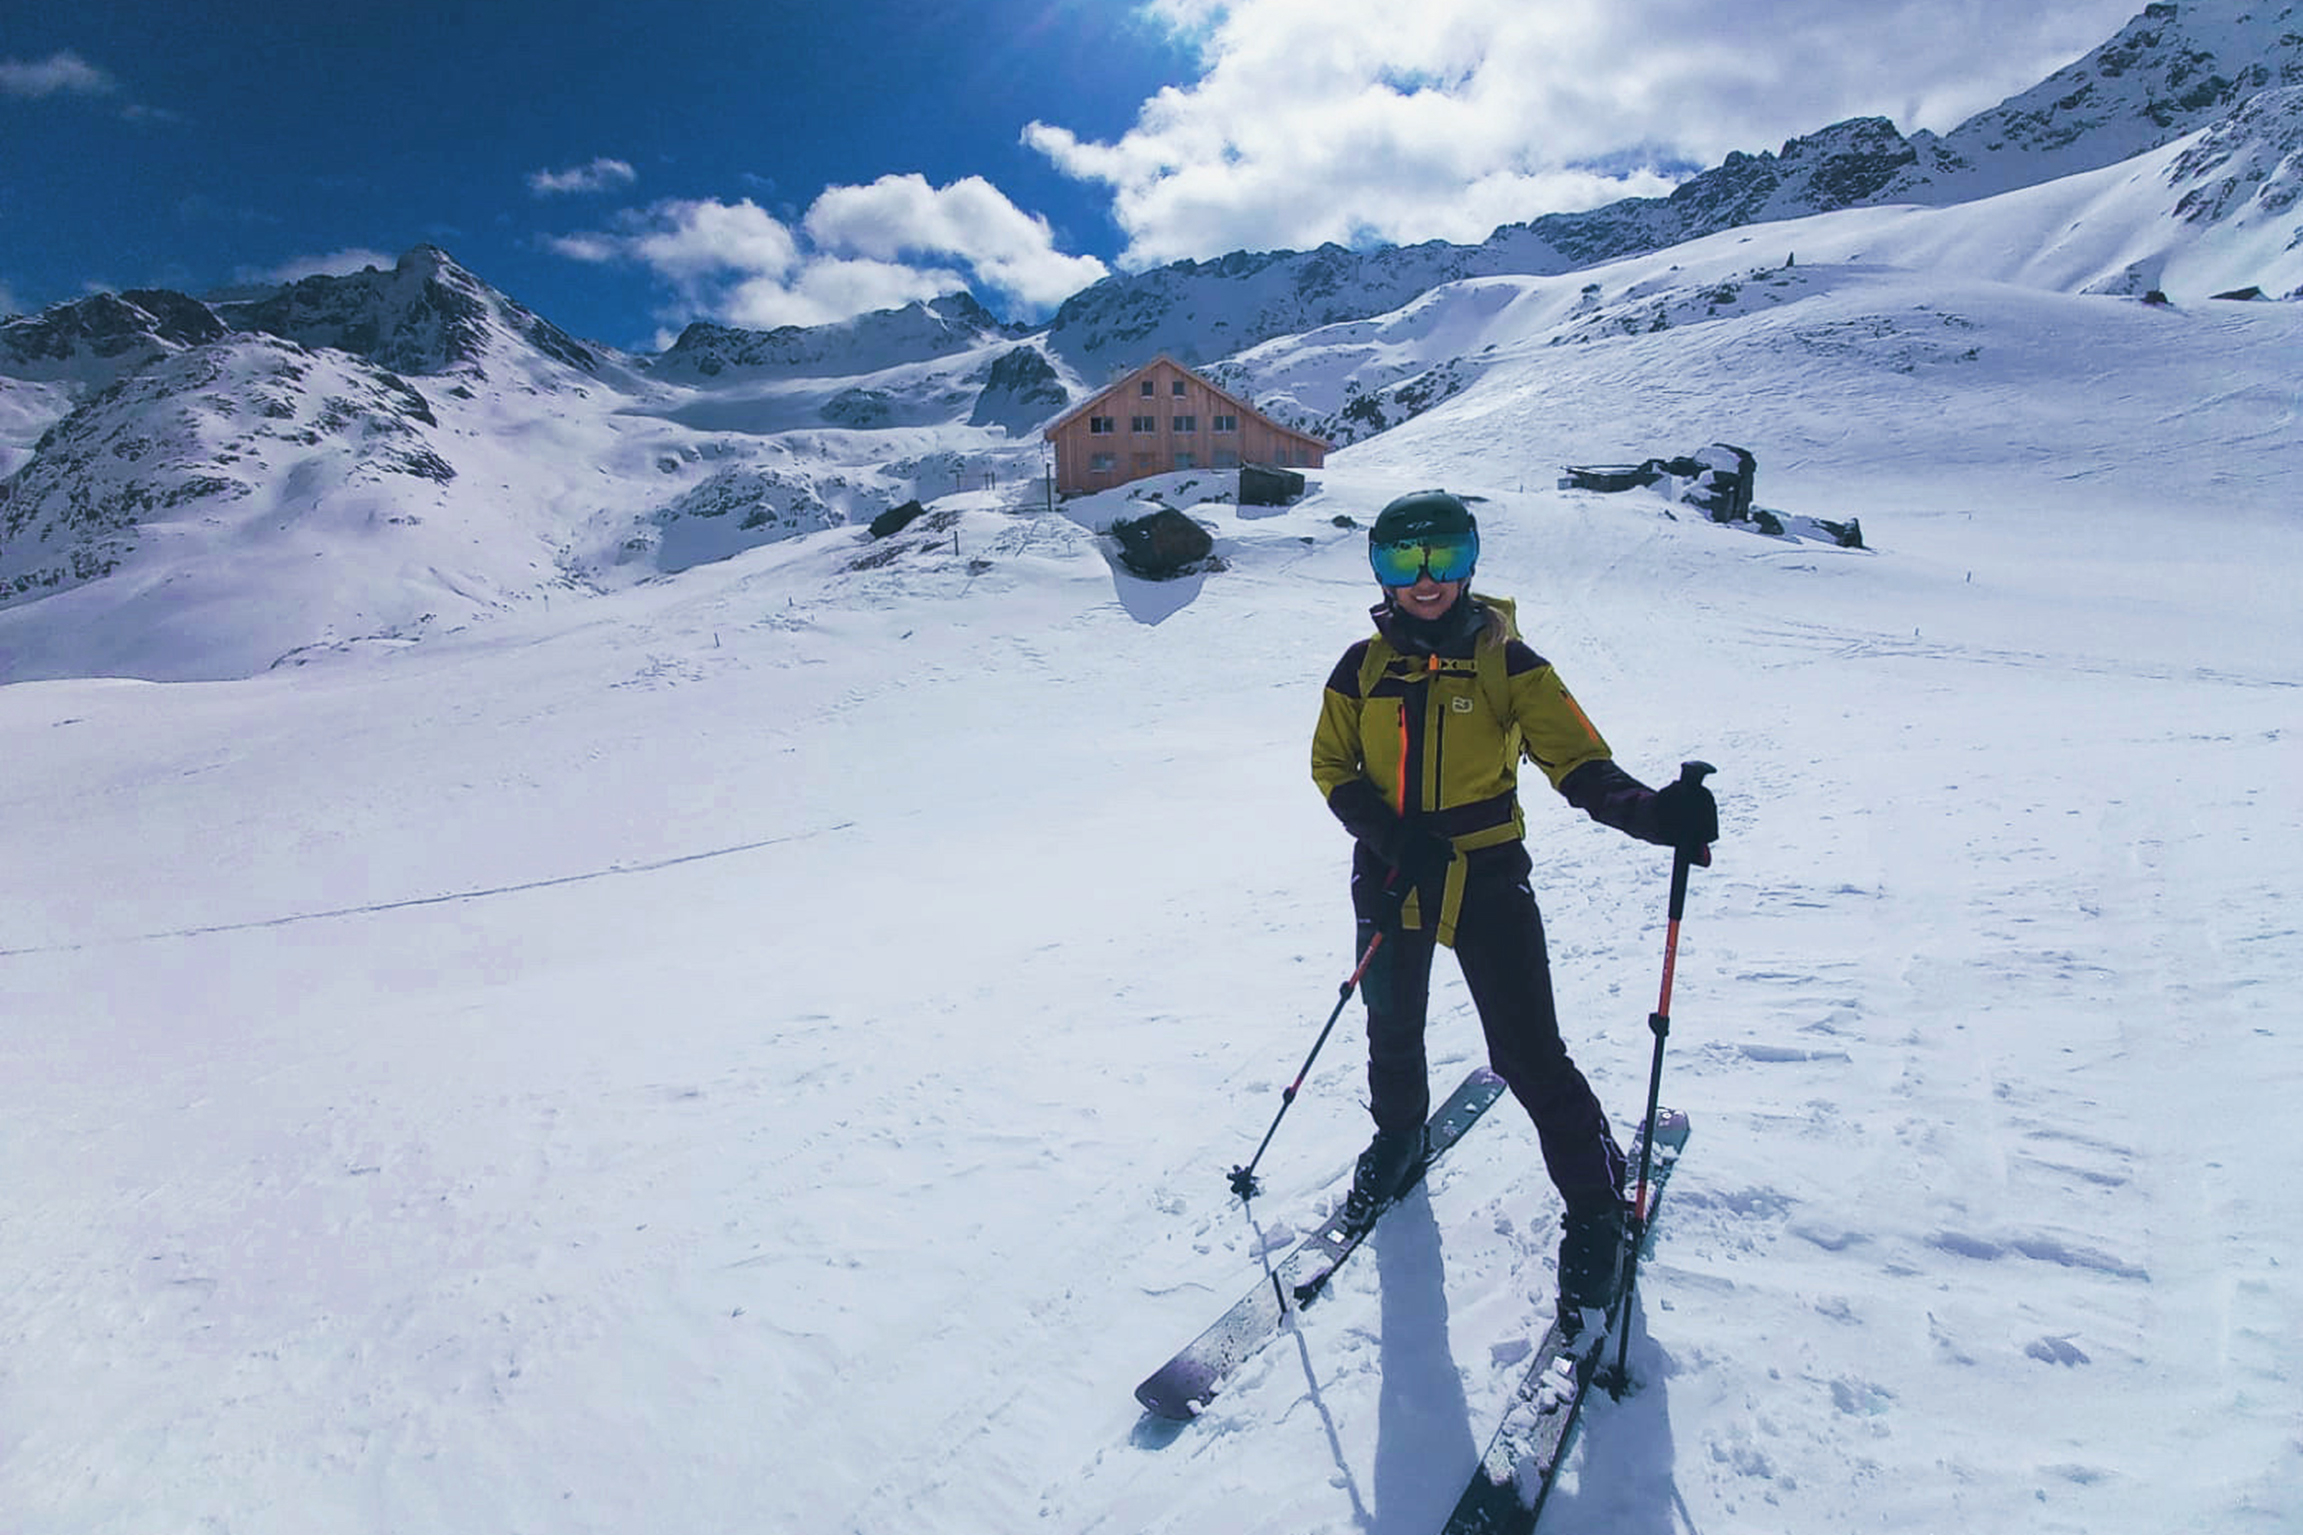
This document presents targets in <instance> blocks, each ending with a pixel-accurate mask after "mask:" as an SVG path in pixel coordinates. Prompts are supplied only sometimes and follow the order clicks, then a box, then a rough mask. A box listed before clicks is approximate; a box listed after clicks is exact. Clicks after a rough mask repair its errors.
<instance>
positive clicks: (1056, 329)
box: [1049, 0, 2303, 376]
mask: <svg viewBox="0 0 2303 1535" xmlns="http://www.w3.org/2000/svg"><path fill="white" fill-rule="evenodd" d="M2297 84H2303V7H2299V6H2297V5H2296V4H2295V3H2293V0H2154V3H2152V4H2150V5H2147V6H2146V7H2145V8H2144V10H2143V12H2142V13H2141V14H2139V15H2137V16H2136V17H2135V18H2134V19H2133V20H2131V21H2129V22H2128V23H2127V25H2126V26H2124V27H2122V28H2121V29H2120V31H2119V32H2118V34H2117V35H2115V36H2114V37H2113V38H2111V39H2110V40H2109V41H2107V42H2105V43H2104V44H2102V45H2101V46H2100V47H2097V48H2095V49H2094V50H2092V51H2090V52H2089V53H2088V54H2087V55H2086V56H2085V57H2084V58H2082V59H2079V60H2077V61H2075V62H2074V63H2072V64H2070V65H2067V66H2066V67H2064V68H2063V69H2061V70H2058V71H2057V72H2056V73H2055V74H2053V75H2051V76H2049V77H2048V79H2046V80H2044V81H2042V82H2041V83H2040V84H2038V85H2036V86H2034V87H2032V88H2031V89H2030V90H2028V91H2025V92H2023V93H2021V94H2019V95H2017V96H2013V97H2010V98H2009V99H2008V100H2007V101H2004V102H2002V103H2001V104H2000V105H1998V106H1997V107H1994V108H1991V109H1990V110H1988V111H1985V112H1981V113H1978V114H1976V115H1975V116H1974V117H1971V118H1969V119H1968V120H1967V121H1966V122H1964V123H1962V124H1960V125H1959V126H1958V127H1956V128H1954V129H1953V130H1951V131H1950V132H1949V133H1947V134H1944V135H1943V136H1941V137H1940V138H1938V137H1936V136H1935V135H1933V134H1930V133H1927V132H1926V131H1924V130H1922V131H1920V132H1917V133H1914V134H1912V135H1910V136H1909V137H1906V136H1905V135H1904V134H1903V133H1902V132H1900V131H1899V130H1898V129H1897V128H1896V127H1895V125H1894V124H1893V123H1892V122H1890V121H1888V120H1887V119H1885V118H1880V117H1870V118H1856V119H1852V120H1850V121H1847V122H1842V123H1835V124H1833V125H1831V126H1829V127H1827V128H1824V129H1821V130H1819V131H1817V132H1815V133H1812V134H1806V135H1802V136H1800V137H1797V138H1793V139H1790V140H1788V141H1786V142H1785V143H1784V145H1783V146H1782V148H1781V149H1780V151H1777V152H1775V153H1768V152H1764V151H1763V152H1761V153H1758V154H1731V155H1729V156H1728V157H1727V159H1726V160H1725V161H1724V162H1722V163H1721V164H1720V165H1718V166H1715V167H1713V168H1712V169H1710V170H1707V171H1704V172H1702V173H1700V174H1698V175H1696V176H1694V177H1691V178H1689V179H1688V180H1687V181H1685V182H1683V183H1682V184H1681V185H1679V186H1678V187H1676V188H1675V189H1673V191H1672V192H1671V194H1670V195H1669V196H1667V197H1660V198H1627V199H1625V200H1623V201H1620V202H1615V203H1609V204H1607V205H1605V206H1602V207H1599V208H1594V209H1590V210H1587V211H1585V212H1580V213H1554V214H1546V215H1544V216H1543V217H1540V218H1537V219H1534V220H1531V221H1529V222H1528V223H1524V224H1508V225H1505V226H1503V227H1502V228H1500V229H1498V230H1496V231H1495V232H1494V233H1493V234H1492V235H1490V236H1489V237H1488V238H1487V240H1486V241H1484V242H1483V243H1481V244H1479V245H1449V244H1445V243H1442V242H1428V243H1425V244H1422V245H1414V246H1401V247H1386V248H1382V249H1377V250H1371V251H1346V250H1344V249H1342V248H1341V247H1338V246H1332V245H1331V246H1327V247H1323V248H1322V249H1320V250H1317V251H1311V252H1300V253H1299V252H1284V251H1283V252H1268V253H1263V254H1257V255H1247V254H1235V255H1231V256H1226V257H1223V258H1221V259H1220V260H1217V261H1212V262H1191V261H1183V262H1176V263H1173V264H1170V265H1168V266H1164V267H1160V268H1156V269H1154V270H1152V271H1148V272H1142V273H1136V274H1122V275H1117V276H1113V277H1109V278H1106V279H1105V280H1104V281H1102V282H1100V283H1098V284H1096V285H1095V286H1094V287H1091V288H1088V289H1086V290H1084V291H1083V292H1081V293H1078V294H1075V295H1074V296H1073V297H1072V298H1070V299H1068V300H1066V301H1065V303H1064V305H1063V306H1062V307H1061V308H1060V309H1059V310H1058V311H1057V313H1056V316H1055V319H1054V322H1053V324H1052V326H1051V328H1050V336H1049V340H1050V344H1051V345H1052V346H1053V347H1054V348H1055V349H1056V350H1057V351H1058V352H1059V353H1060V354H1062V355H1063V356H1064V357H1065V358H1066V359H1067V360H1068V361H1070V362H1071V363H1072V365H1073V366H1075V367H1077V368H1078V369H1079V370H1080V371H1081V372H1082V373H1083V374H1086V375H1089V376H1100V371H1099V370H1103V369H1108V368H1110V367H1115V366H1122V365H1124V364H1125V363H1126V361H1127V359H1129V358H1131V357H1133V356H1135V355H1137V354H1138V353H1139V352H1149V351H1166V352H1170V353H1173V354H1174V355H1175V356H1177V357H1179V358H1183V359H1185V360H1187V361H1194V362H1209V363H1212V362H1214V361H1216V360H1218V359H1220V358H1223V357H1226V356H1229V355H1231V354H1233V353H1235V352H1238V351H1240V350H1242V349H1244V348H1246V347H1248V346H1252V345H1254V344H1256V343H1257V342H1260V341H1264V340H1267V339H1269V338H1271V337H1274V336H1280V335H1293V334H1298V333H1301V332H1303V331H1307V330H1311V329H1314V328H1316V327H1318V326H1321V325H1329V324H1334V323H1336V322H1339V321H1344V320H1354V319H1364V318H1366V317H1367V316H1369V315H1374V314H1381V313H1384V312H1386V311H1388V310H1390V309H1393V308H1396V307H1397V306H1398V305H1400V304H1402V303H1405V302H1406V301H1407V300H1408V299H1410V298H1412V297H1414V296H1415V295H1416V294H1418V293H1422V292H1425V291H1428V290H1429V289H1431V288H1433V287H1436V286H1438V285H1439V284H1440V283H1443V282H1453V281H1456V280H1459V279H1462V278H1466V277H1490V276H1501V275H1507V274H1524V275H1530V276H1552V275H1557V274H1560V273H1564V272H1570V271H1575V270H1578V269H1580V268H1583V267H1587V266H1592V265H1596V264H1597V263H1599V262H1602V261H1609V260H1615V259H1618V258H1621V257H1625V256H1633V255H1640V254H1644V253H1646V252H1649V251H1656V250H1662V249H1665V248H1667V247H1669V246H1673V245H1678V244H1681V243H1683V242H1685V241H1688V240H1692V239H1698V238H1701V237H1702V236H1704V235H1708V234H1715V233H1717V232H1719V231H1721V230H1723V229H1730V228H1735V227H1739V226H1743V225H1747V224H1753V223H1759V222H1764V221H1769V220H1776V219H1785V218H1797V217H1802V216H1805V215H1808V214H1813V213H1828V212H1833V211H1836V210H1838V209H1842V208H1854V207H1871V206H1877V205H1880V204H1886V203H1899V202H1918V203H1926V204H1930V205H1935V206H1944V205H1949V204H1952V203H1957V202H1962V201H1970V200H1974V199H1978V198H1983V197H1989V196H1993V195H1996V194H1998V193H2001V192H2006V191H2012V190H2016V189H2019V188H2021V187H2025V186H2033V185H2038V184H2040V183H2042V182H2046V181H2052V180H2056V179H2059V178H2061V177H2064V176H2068V175H2073V174H2077V173H2080V172H2084V171H2091V170H2097V169H2100V168H2102V167H2104V166H2107V165H2112V164H2115V163H2118V162H2120V161H2123V160H2127V159H2130V158H2132V157H2134V156H2136V155H2139V154H2142V153H2144V152H2146V151H2148V150H2152V149H2156V148H2159V147H2160V146H2162V145H2165V144H2167V143H2169V142H2172V141H2173V140H2175V139H2178V138H2181V137H2183V136H2184V135H2186V134H2188V133H2191V132H2193V131H2194V130H2196V129H2198V128H2200V127H2202V126H2204V125H2206V124H2208V123H2211V122H2213V121H2216V120H2217V119H2218V118H2220V117H2222V116H2224V115H2225V114H2228V113H2230V112H2231V111H2233V110H2234V109H2235V108H2237V107H2238V106H2240V105H2241V104H2242V103H2244V102H2245V101H2246V100H2247V99H2248V98H2249V97H2250V96H2252V95H2254V94H2256V93H2257V92H2259V91H2262V90H2265V89H2274V88H2277V87H2280V86H2290V85H2297Z"/></svg>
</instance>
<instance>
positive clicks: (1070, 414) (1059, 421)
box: [1040, 352, 1332, 450]
mask: <svg viewBox="0 0 2303 1535" xmlns="http://www.w3.org/2000/svg"><path fill="white" fill-rule="evenodd" d="M1163 363H1164V364H1166V365H1167V366H1168V367H1170V368H1173V369H1174V370H1175V371H1176V372H1178V373H1181V374H1182V375H1183V376H1184V377H1186V378H1188V379H1190V380H1191V381H1192V382H1193V383H1195V384H1197V385H1199V386H1200V387H1201V388H1202V389H1205V390H1206V391H1207V392H1208V393H1210V394H1212V395H1214V396H1215V397H1216V398H1217V399H1219V400H1221V401H1223V402H1224V403H1225V404H1226V405H1229V406H1231V407H1232V408H1233V409H1234V410H1236V411H1238V412H1240V413H1241V414H1242V415H1248V416H1253V417H1255V418H1256V419H1257V420H1258V421H1261V422H1263V423H1264V424H1265V425H1266V426H1268V427H1270V428H1271V429H1272V430H1273V431H1276V432H1285V433H1287V434H1288V435H1289V436H1290V437H1300V438H1302V439H1303V440H1304V441H1305V442H1309V443H1317V444H1318V445H1319V447H1320V448H1322V449H1323V450H1324V449H1327V448H1329V447H1331V446H1332V445H1331V444H1329V443H1327V442H1326V441H1324V440H1322V439H1320V438H1317V437H1314V436H1312V434H1311V433H1309V432H1303V431H1298V430H1297V429H1296V428H1294V427H1292V426H1289V425H1287V424H1286V423H1285V422H1280V421H1274V420H1272V418H1271V417H1270V416H1269V415H1267V414H1265V413H1264V412H1263V411H1260V410H1258V409H1256V408H1255V406H1253V405H1251V404H1249V403H1248V402H1247V401H1246V400H1243V399H1241V398H1240V397H1239V396H1238V395H1236V394H1233V393H1232V392H1231V391H1230V390H1228V389H1226V388H1224V387H1223V386H1222V385H1220V384H1216V383H1212V382H1210V381H1209V380H1208V378H1207V377H1206V375H1204V374H1202V373H1199V372H1197V371H1195V370H1193V369H1191V368H1187V367H1185V366H1184V365H1183V364H1182V363H1180V362H1177V361H1176V360H1175V359H1174V358H1173V357H1170V356H1169V355H1168V354H1167V353H1165V352H1162V353H1160V354H1159V355H1158V356H1157V357H1154V358H1153V359H1152V360H1151V361H1150V362H1147V363H1145V364H1144V365H1143V366H1142V367H1140V368H1135V369H1132V370H1130V371H1129V372H1128V373H1126V374H1125V375H1123V376H1122V377H1119V378H1116V379H1113V380H1112V381H1111V382H1110V383H1109V384H1106V385H1105V386H1104V387H1103V388H1102V389H1100V390H1098V391H1097V392H1096V393H1094V394H1092V395H1090V396H1088V397H1087V399H1085V400H1083V401H1081V402H1080V403H1079V404H1077V405H1075V406H1073V407H1072V408H1071V409H1070V410H1067V411H1065V412H1064V413H1063V414H1062V415H1060V416H1058V417H1056V418H1055V419H1054V420H1053V421H1050V422H1049V423H1048V424H1047V425H1046V426H1045V427H1044V428H1042V429H1041V432H1040V435H1041V436H1043V437H1045V438H1047V439H1049V440H1050V441H1053V440H1054V439H1055V437H1056V435H1057V434H1058V433H1060V432H1061V431H1062V430H1063V429H1064V428H1065V427H1067V426H1069V425H1071V423H1072V422H1074V421H1077V420H1078V419H1079V418H1080V417H1082V416H1085V415H1089V414H1091V413H1100V412H1101V411H1103V410H1104V409H1105V407H1107V406H1112V405H1113V402H1114V401H1116V400H1117V399H1118V398H1119V397H1120V396H1121V395H1123V394H1125V393H1126V392H1127V391H1128V390H1130V389H1132V388H1134V387H1135V385H1136V384H1137V383H1138V382H1139V381H1141V380H1142V378H1143V377H1144V375H1145V374H1147V373H1150V372H1152V371H1153V370H1155V369H1157V368H1158V367H1159V366H1160V365H1161V364H1163ZM1114 413H1115V414H1116V413H1117V412H1116V410H1115V411H1114Z"/></svg>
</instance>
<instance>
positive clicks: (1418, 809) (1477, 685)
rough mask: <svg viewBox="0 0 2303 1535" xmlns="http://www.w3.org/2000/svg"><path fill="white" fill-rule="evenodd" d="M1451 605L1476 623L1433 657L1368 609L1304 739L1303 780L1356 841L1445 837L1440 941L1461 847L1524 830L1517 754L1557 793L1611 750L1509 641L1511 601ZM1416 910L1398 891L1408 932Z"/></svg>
mask: <svg viewBox="0 0 2303 1535" xmlns="http://www.w3.org/2000/svg"><path fill="white" fill-rule="evenodd" d="M1464 600H1466V601H1468V602H1471V603H1473V604H1474V605H1475V608H1476V609H1478V610H1483V612H1482V613H1481V621H1480V622H1479V623H1478V624H1477V625H1476V626H1475V628H1474V630H1473V632H1472V633H1471V634H1470V635H1469V636H1468V637H1467V638H1466V639H1464V640H1461V641H1458V642H1456V643H1454V644H1446V645H1442V646H1441V647H1440V649H1439V650H1438V651H1437V652H1434V651H1432V650H1427V649H1424V648H1422V647H1420V646H1419V645H1418V644H1417V643H1416V641H1415V639H1414V638H1413V636H1412V635H1410V634H1409V633H1408V632H1407V630H1408V626H1407V625H1405V624H1402V623H1399V622H1397V620H1396V619H1395V617H1394V615H1393V613H1392V610H1391V608H1390V606H1389V605H1388V604H1378V605H1377V606H1376V607H1375V608H1373V609H1372V610H1371V614H1372V616H1373V617H1374V618H1375V620H1376V632H1375V633H1374V634H1373V635H1371V636H1370V637H1369V638H1367V639H1364V640H1361V641H1359V642H1358V643H1357V644H1355V645H1353V646H1352V647H1351V648H1350V649H1348V650H1346V651H1345V652H1344V654H1343V658H1342V659H1341V660H1339V661H1338V662H1337V663H1336V665H1335V669H1334V671H1333V672H1331V673H1330V674H1329V676H1328V679H1327V687H1326V690H1325V692H1324V693H1323V695H1322V697H1321V700H1320V712H1319V724H1318V727H1317V728H1316V729H1315V730H1314V732H1313V734H1312V743H1311V776H1312V781H1313V782H1314V783H1315V784H1317V785H1318V786H1319V791H1320V793H1321V795H1322V796H1323V797H1324V798H1325V799H1326V800H1327V802H1328V805H1329V808H1331V809H1332V810H1334V811H1335V813H1336V816H1337V817H1338V819H1340V820H1342V822H1343V823H1344V825H1345V827H1346V828H1348V829H1349V830H1350V831H1351V832H1352V834H1353V835H1354V836H1356V837H1358V838H1359V839H1360V840H1361V842H1362V843H1364V844H1367V845H1369V846H1371V847H1372V846H1374V845H1376V844H1377V843H1378V842H1379V841H1380V840H1381V838H1382V836H1383V834H1384V833H1385V831H1386V830H1388V829H1389V828H1390V827H1391V826H1392V825H1393V824H1394V823H1396V822H1397V821H1399V820H1412V821H1414V822H1416V824H1417V825H1418V826H1420V827H1421V828H1422V829H1423V830H1426V831H1429V832H1433V833H1435V834H1437V835H1440V836H1444V837H1446V838H1447V839H1449V841H1451V842H1452V843H1453V844H1454V845H1455V848H1456V851H1457V853H1458V854H1459V856H1458V857H1456V858H1455V859H1454V860H1453V861H1452V862H1451V864H1450V866H1449V870H1448V880H1447V887H1446V891H1445V895H1444V897H1443V899H1442V901H1441V911H1440V920H1439V923H1438V928H1439V937H1440V939H1441V941H1443V942H1447V943H1452V942H1453V941H1454V932H1455V917H1456V913H1457V910H1458V909H1459V906H1460V904H1461V899H1462V890H1463V876H1464V870H1465V865H1464V860H1463V858H1462V857H1461V856H1460V855H1461V854H1464V853H1470V852H1475V851H1477V850H1479V849H1481V848H1487V847H1495V846H1500V845H1502V844H1505V843H1508V842H1515V841H1518V840H1519V839H1520V838H1522V837H1523V836H1525V835H1526V831H1527V823H1526V817H1525V815H1524V814H1523V812H1522V811H1521V809H1520V804H1519V762H1520V759H1521V757H1522V756H1524V757H1526V758H1527V759H1528V760H1529V761H1532V762H1533V763H1535V765H1536V766H1537V767H1539V768H1541V769H1543V772H1544V776H1545V777H1547V778H1549V779H1550V780H1551V784H1552V786H1553V787H1554V788H1560V787H1561V786H1562V784H1563V783H1564V781H1565V780H1566V779H1567V777H1568V775H1570V774H1571V773H1574V772H1575V771H1576V769H1578V768H1581V767H1584V766H1586V765H1588V764H1591V763H1595V762H1606V761H1609V760H1610V758H1611V755H1612V754H1611V753H1610V752H1609V750H1608V746H1607V742H1606V741H1605V740H1604V739H1603V738H1602V737H1601V736H1600V733H1599V731H1598V730H1597V729H1595V728H1594V727H1593V725H1592V723H1591V721H1590V720H1589V719H1588V718H1587V717H1586V716H1585V715H1584V712H1583V710H1582V709H1581V708H1580V707H1578V706H1577V704H1576V702H1575V699H1574V697H1573V695H1571V694H1570V693H1569V692H1568V691H1567V688H1566V685H1565V684H1563V683H1562V682H1561V681H1560V680H1559V674H1558V673H1557V672H1555V671H1554V670H1553V669H1552V667H1551V663H1550V662H1548V661H1546V660H1544V659H1543V657H1541V656H1539V655H1537V654H1536V653H1535V651H1533V650H1532V649H1530V648H1529V647H1528V646H1527V644H1526V643H1525V642H1523V641H1522V640H1520V639H1519V638H1517V634H1516V626H1515V624H1514V621H1513V620H1514V613H1513V607H1512V604H1511V602H1510V600H1509V599H1507V598H1498V597H1487V596H1478V595H1473V594H1470V593H1466V594H1465V598H1464ZM1355 785H1358V786H1363V787H1354V786H1355ZM1371 790H1372V791H1373V792H1372V793H1371V792H1370V791H1371ZM1563 792H1564V791H1563ZM1570 797H1571V799H1580V798H1581V796H1579V795H1571V796H1570ZM1610 819H1613V818H1612V817H1610ZM1419 905H1420V896H1411V897H1410V898H1409V900H1408V902H1407V906H1406V909H1405V911H1404V913H1403V917H1402V920H1403V921H1404V922H1405V924H1406V925H1407V926H1409V927H1420V926H1421V925H1422V921H1421V913H1420V910H1419Z"/></svg>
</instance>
